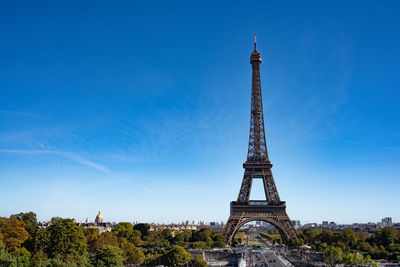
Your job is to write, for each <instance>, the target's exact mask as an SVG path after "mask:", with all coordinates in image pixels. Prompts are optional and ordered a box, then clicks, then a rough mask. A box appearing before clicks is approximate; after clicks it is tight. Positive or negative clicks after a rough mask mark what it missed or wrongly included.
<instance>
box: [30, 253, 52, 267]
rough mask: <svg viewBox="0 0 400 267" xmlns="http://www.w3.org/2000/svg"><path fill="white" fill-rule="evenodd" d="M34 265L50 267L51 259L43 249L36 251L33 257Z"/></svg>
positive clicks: (32, 262) (35, 266) (36, 266)
mask: <svg viewBox="0 0 400 267" xmlns="http://www.w3.org/2000/svg"><path fill="white" fill-rule="evenodd" d="M31 266H32V267H47V266H48V267H50V266H51V265H50V261H49V259H48V258H47V255H46V253H44V252H43V251H38V252H36V253H35V254H34V255H33V256H32V258H31Z"/></svg>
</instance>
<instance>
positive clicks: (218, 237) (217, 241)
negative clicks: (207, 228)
mask: <svg viewBox="0 0 400 267" xmlns="http://www.w3.org/2000/svg"><path fill="white" fill-rule="evenodd" d="M212 240H213V245H212V246H213V247H215V248H224V247H225V246H226V244H225V237H224V236H223V235H222V234H221V233H217V234H215V235H213V236H212Z"/></svg>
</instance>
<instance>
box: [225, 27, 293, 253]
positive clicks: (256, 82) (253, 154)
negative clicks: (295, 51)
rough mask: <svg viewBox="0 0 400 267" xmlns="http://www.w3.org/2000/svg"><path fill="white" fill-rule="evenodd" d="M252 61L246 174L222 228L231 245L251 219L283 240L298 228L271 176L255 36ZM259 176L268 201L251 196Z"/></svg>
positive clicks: (259, 62)
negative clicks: (267, 224) (254, 198)
mask: <svg viewBox="0 0 400 267" xmlns="http://www.w3.org/2000/svg"><path fill="white" fill-rule="evenodd" d="M250 64H251V66H252V70H253V73H252V86H251V115H250V132H249V147H248V152H247V160H246V162H245V163H243V168H244V176H243V181H242V185H241V187H240V191H239V195H238V198H237V201H232V202H231V212H230V216H229V219H228V221H227V223H226V224H225V227H224V229H223V231H222V233H223V235H224V236H225V239H226V242H227V244H228V245H231V244H232V240H233V236H234V235H235V233H236V231H237V230H239V228H240V227H241V226H242V225H244V224H246V223H248V222H251V221H265V222H268V223H270V224H272V225H273V226H275V228H276V229H277V230H278V231H279V233H280V235H281V236H282V239H283V241H284V242H288V241H289V239H290V238H292V237H295V236H296V235H297V231H296V229H295V228H294V226H293V224H292V222H291V221H290V219H289V216H288V215H287V213H286V203H285V202H284V201H281V200H280V198H279V194H278V191H277V189H276V185H275V181H274V177H273V176H272V171H271V168H272V163H271V162H270V161H269V158H268V151H267V143H266V141H265V128H264V115H263V105H262V95H261V79H260V64H261V54H260V52H258V51H257V43H256V36H255V35H254V51H253V52H252V53H251V57H250ZM257 178H258V179H262V180H263V185H264V192H265V200H250V199H249V198H250V192H251V185H252V181H253V179H257Z"/></svg>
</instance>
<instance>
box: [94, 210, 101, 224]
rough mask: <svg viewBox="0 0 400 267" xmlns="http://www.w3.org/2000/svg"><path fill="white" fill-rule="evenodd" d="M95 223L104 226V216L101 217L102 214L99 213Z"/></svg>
mask: <svg viewBox="0 0 400 267" xmlns="http://www.w3.org/2000/svg"><path fill="white" fill-rule="evenodd" d="M94 222H95V223H96V225H98V226H100V225H102V224H103V216H102V215H101V212H100V211H99V213H98V214H97V216H96V219H95V220H94Z"/></svg>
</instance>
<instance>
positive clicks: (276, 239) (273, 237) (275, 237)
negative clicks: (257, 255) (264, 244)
mask: <svg viewBox="0 0 400 267" xmlns="http://www.w3.org/2000/svg"><path fill="white" fill-rule="evenodd" d="M260 235H261V236H262V237H263V238H266V239H267V240H269V241H270V242H271V243H272V244H276V243H282V237H281V235H280V234H279V233H260Z"/></svg>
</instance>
